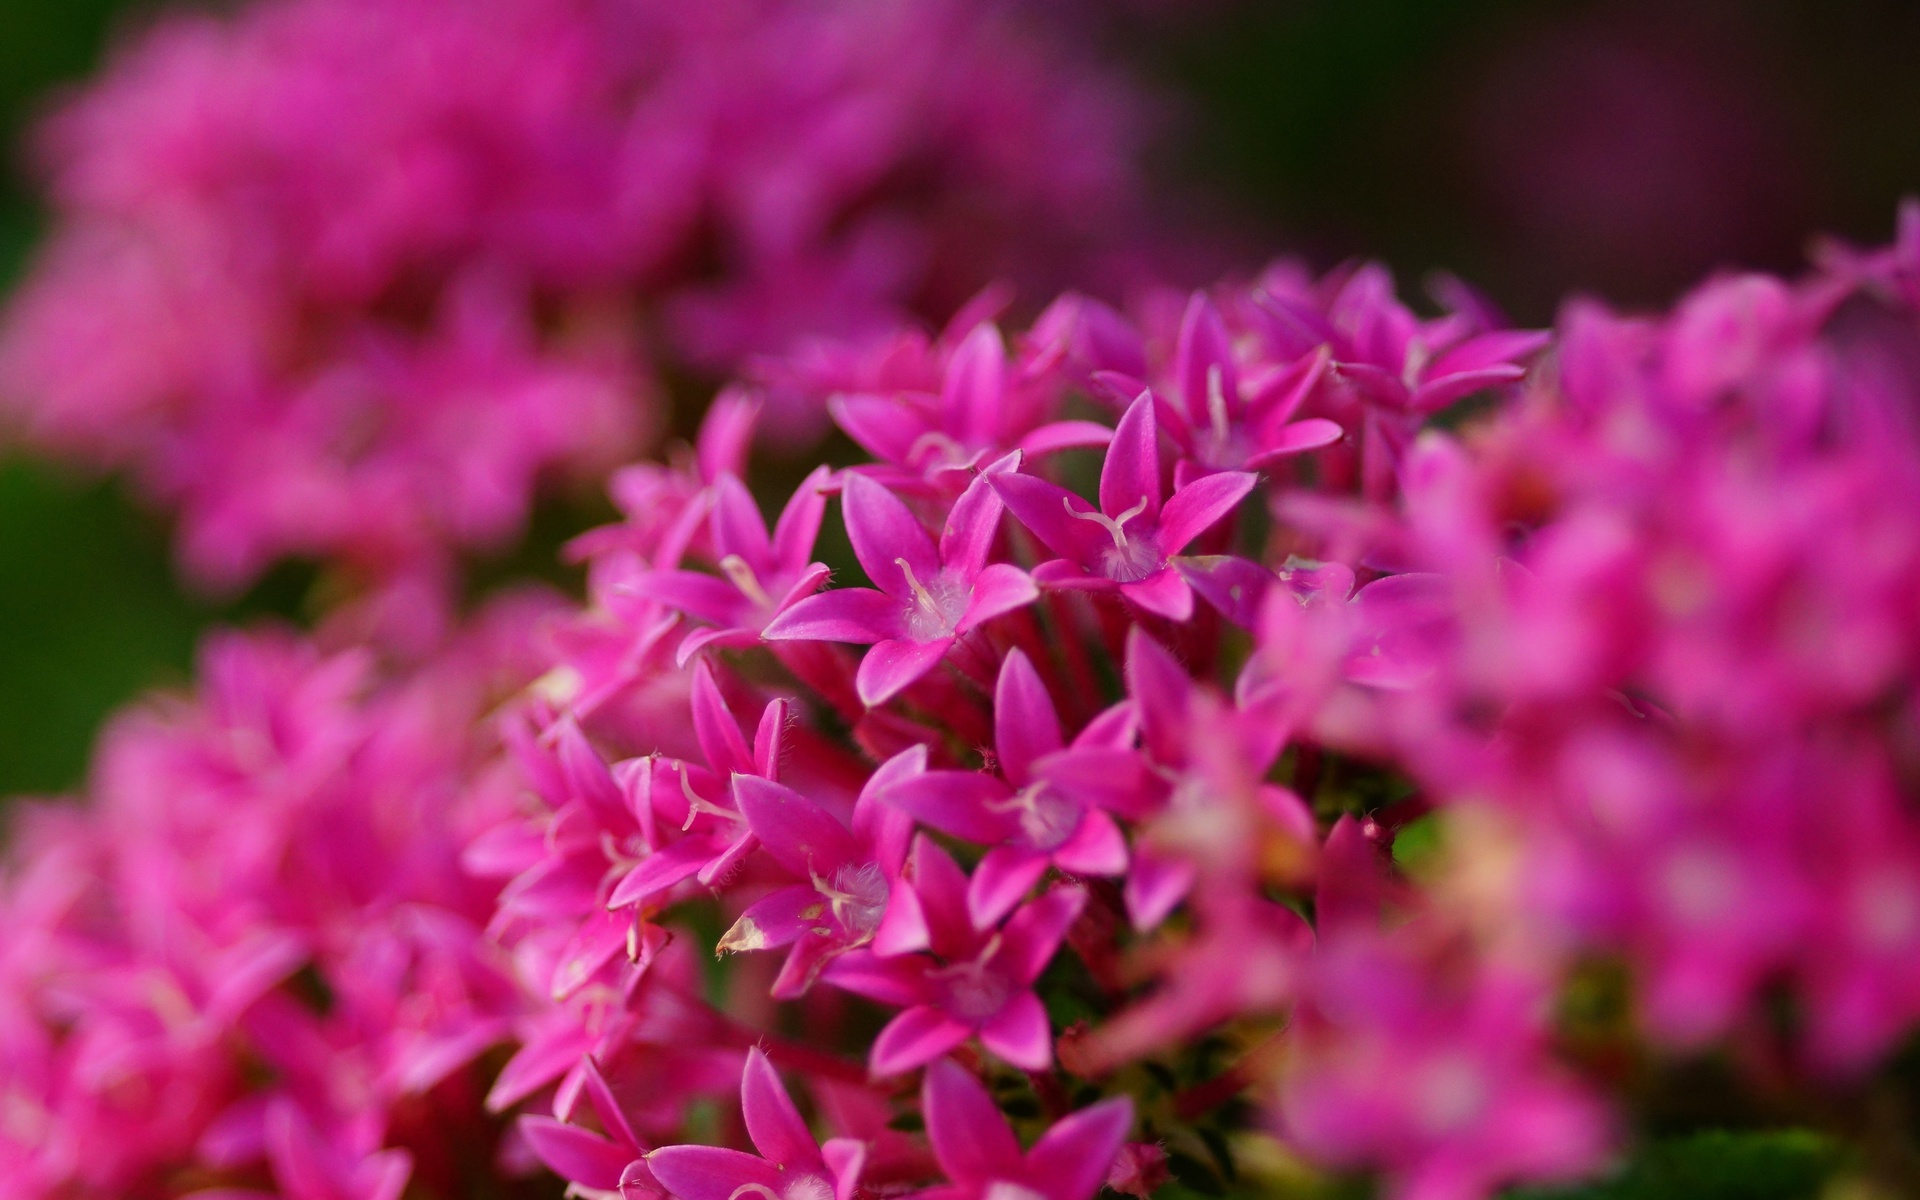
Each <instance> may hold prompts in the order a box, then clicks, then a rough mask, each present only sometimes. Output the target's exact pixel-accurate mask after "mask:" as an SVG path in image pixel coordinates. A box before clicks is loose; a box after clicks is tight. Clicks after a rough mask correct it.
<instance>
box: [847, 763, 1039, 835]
mask: <svg viewBox="0 0 1920 1200" xmlns="http://www.w3.org/2000/svg"><path fill="white" fill-rule="evenodd" d="M1009 794H1010V793H1009V789H1008V787H1007V785H1006V784H1004V783H1002V782H1001V781H1000V780H998V779H995V778H994V777H993V776H991V775H988V774H985V773H984V772H980V771H928V772H926V773H925V774H924V775H917V776H915V777H913V778H911V779H907V780H904V781H902V782H900V783H897V784H895V785H894V786H892V787H890V788H888V789H887V790H886V792H885V793H883V794H882V796H881V799H882V800H883V801H885V802H886V803H888V804H891V805H893V806H894V807H895V808H898V809H900V810H901V811H903V812H906V813H908V814H910V815H911V816H912V817H913V818H914V819H915V820H916V821H919V822H920V823H921V824H923V825H930V826H932V827H933V828H935V829H938V830H939V831H940V832H941V833H947V834H952V835H953V836H954V837H957V838H963V839H965V840H966V841H969V842H974V843H976V844H978V845H982V846H991V845H993V844H994V843H996V842H999V841H1000V840H1002V839H1003V838H1006V837H1007V836H1009V835H1010V834H1011V833H1012V832H1013V830H1014V829H1015V828H1017V826H1016V825H1015V824H1014V823H1013V822H1011V821H1009V820H1007V819H1006V818H1005V817H1003V816H1001V815H1000V814H997V813H994V812H991V811H989V806H990V805H993V804H999V803H1004V802H1005V801H1006V799H1007V796H1008V795H1009Z"/></svg>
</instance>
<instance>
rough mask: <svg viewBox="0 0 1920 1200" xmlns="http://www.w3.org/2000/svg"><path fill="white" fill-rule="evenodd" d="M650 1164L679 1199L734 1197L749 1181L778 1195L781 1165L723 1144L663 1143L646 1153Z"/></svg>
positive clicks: (725, 1199)
mask: <svg viewBox="0 0 1920 1200" xmlns="http://www.w3.org/2000/svg"><path fill="white" fill-rule="evenodd" d="M647 1167H648V1169H650V1170H651V1171H652V1172H653V1176H654V1178H655V1179H658V1180H659V1181H660V1182H661V1184H662V1185H664V1186H665V1187H666V1189H667V1190H668V1191H669V1192H672V1193H673V1194H674V1195H675V1196H677V1197H679V1200H732V1197H733V1196H734V1194H735V1193H736V1192H738V1191H739V1190H740V1189H741V1188H742V1187H744V1186H748V1185H756V1186H758V1187H761V1188H765V1189H766V1190H767V1191H769V1192H772V1193H773V1194H774V1195H779V1185H780V1168H779V1167H778V1166H776V1165H774V1164H773V1163H770V1162H768V1161H767V1160H766V1159H764V1158H756V1157H755V1156H754V1155H751V1154H747V1153H745V1152H744V1151H740V1150H728V1149H726V1148H725V1147H724V1146H662V1147H661V1148H660V1149H658V1150H655V1151H654V1152H653V1153H652V1154H649V1155H647Z"/></svg>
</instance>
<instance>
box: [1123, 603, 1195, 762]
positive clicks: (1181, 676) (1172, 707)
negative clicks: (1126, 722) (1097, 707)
mask: <svg viewBox="0 0 1920 1200" xmlns="http://www.w3.org/2000/svg"><path fill="white" fill-rule="evenodd" d="M1126 675H1127V694H1128V695H1130V696H1132V697H1133V702H1134V703H1135V704H1136V705H1138V706H1139V709H1140V727H1141V732H1142V733H1144V734H1145V735H1146V740H1147V749H1148V751H1149V752H1150V753H1152V755H1153V756H1154V758H1156V759H1158V760H1159V761H1160V762H1161V763H1163V764H1165V765H1169V766H1171V765H1173V764H1176V763H1180V762H1184V761H1185V760H1186V727H1187V708H1188V699H1189V697H1190V696H1191V695H1192V694H1193V679H1192V677H1191V676H1189V675H1188V674H1187V672H1186V669H1185V668H1183V667H1182V666H1181V665H1180V663H1179V662H1178V661H1177V660H1176V659H1175V658H1174V657H1173V655H1171V654H1169V653H1167V650H1166V647H1164V646H1162V645H1161V644H1160V643H1159V642H1156V641H1154V640H1153V638H1152V637H1151V636H1150V635H1148V634H1147V633H1146V632H1145V631H1144V630H1142V629H1141V628H1140V627H1139V626H1137V625H1136V626H1134V627H1133V628H1132V629H1130V630H1128V631H1127V666H1126Z"/></svg>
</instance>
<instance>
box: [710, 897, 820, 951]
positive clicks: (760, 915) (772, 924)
mask: <svg viewBox="0 0 1920 1200" xmlns="http://www.w3.org/2000/svg"><path fill="white" fill-rule="evenodd" d="M819 904H820V893H819V892H817V891H815V890H814V889H813V888H812V886H811V885H809V884H804V883H796V884H794V885H793V886H791V887H783V888H779V889H777V890H775V891H773V892H769V893H768V894H767V895H765V896H762V897H761V898H760V899H758V900H756V901H754V902H753V903H752V904H749V905H748V906H747V910H746V911H745V912H743V913H741V914H740V919H739V920H737V921H735V922H734V923H733V925H732V926H731V927H730V928H728V930H727V932H726V933H725V934H724V935H723V936H722V937H721V938H720V943H719V944H718V945H717V946H715V947H714V953H716V954H744V953H747V952H748V951H752V950H772V949H774V948H776V947H779V946H784V945H787V944H788V943H789V942H791V941H793V940H794V939H795V938H797V937H799V936H800V935H801V934H802V933H805V932H806V931H807V930H808V929H811V928H812V927H813V921H812V920H811V919H809V918H807V917H804V916H802V915H801V914H802V913H804V912H806V911H807V910H809V909H813V908H816V907H818V906H819Z"/></svg>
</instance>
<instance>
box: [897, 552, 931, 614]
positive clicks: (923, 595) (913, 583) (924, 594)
mask: <svg viewBox="0 0 1920 1200" xmlns="http://www.w3.org/2000/svg"><path fill="white" fill-rule="evenodd" d="M893 565H894V566H896V567H899V568H900V573H901V574H902V575H904V576H906V577H907V586H908V587H910V588H912V589H913V597H914V599H915V600H917V601H919V602H920V607H921V608H924V609H926V610H927V612H929V613H931V614H932V615H934V616H936V617H937V616H939V615H940V606H939V605H937V604H935V603H934V602H933V593H932V592H929V591H928V590H927V587H926V585H925V584H923V583H921V582H920V580H919V579H918V578H917V577H916V576H915V575H914V573H913V568H912V567H911V566H909V565H908V564H907V560H906V559H904V558H896V559H894V560H893Z"/></svg>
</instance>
